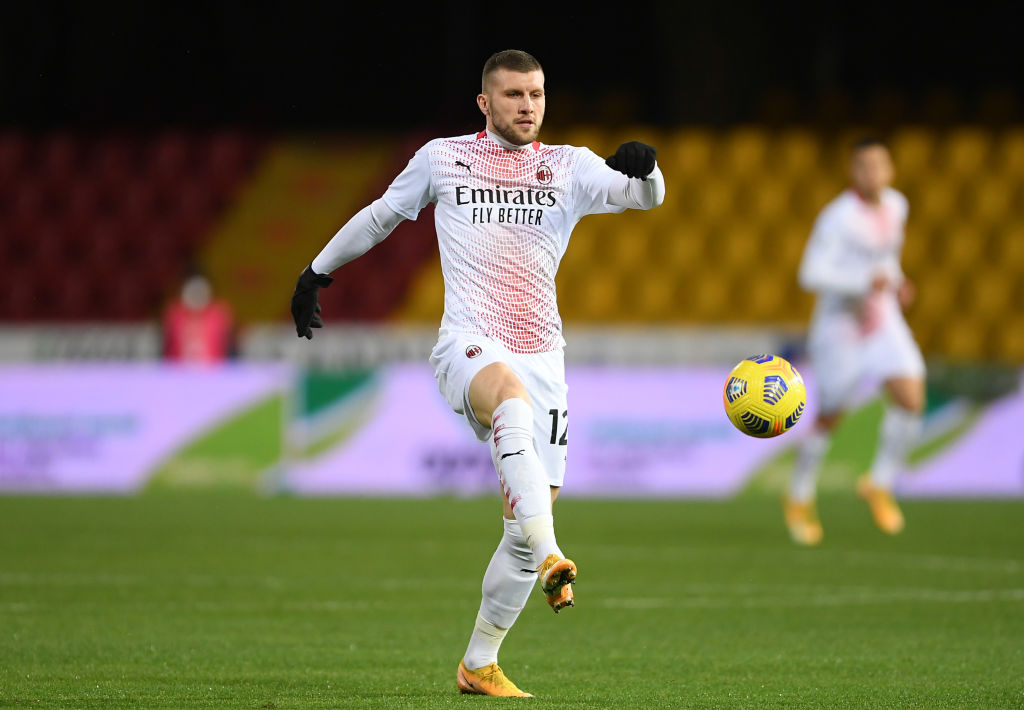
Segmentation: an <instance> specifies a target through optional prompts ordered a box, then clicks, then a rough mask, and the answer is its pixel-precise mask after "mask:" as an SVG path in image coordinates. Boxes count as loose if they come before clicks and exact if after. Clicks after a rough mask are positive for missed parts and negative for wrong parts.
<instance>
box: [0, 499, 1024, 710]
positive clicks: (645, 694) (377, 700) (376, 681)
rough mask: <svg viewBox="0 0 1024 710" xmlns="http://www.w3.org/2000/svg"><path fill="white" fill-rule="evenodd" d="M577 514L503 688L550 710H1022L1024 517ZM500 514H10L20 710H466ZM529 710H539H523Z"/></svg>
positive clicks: (5, 546)
mask: <svg viewBox="0 0 1024 710" xmlns="http://www.w3.org/2000/svg"><path fill="white" fill-rule="evenodd" d="M820 507H821V511H822V515H823V519H824V523H825V526H826V542H825V544H824V545H823V546H822V547H821V548H819V549H814V550H805V549H797V548H795V547H794V546H792V545H791V544H790V543H789V542H788V540H787V539H786V537H785V535H784V532H783V529H782V526H781V521H780V518H781V515H780V511H779V509H778V503H777V499H776V498H775V497H768V496H748V497H744V498H740V499H737V500H734V501H730V502H724V503H709V502H628V503H621V502H610V501H606V502H602V501H581V500H572V499H570V498H568V497H566V498H565V500H563V501H560V502H559V504H558V510H557V513H558V529H559V533H560V536H559V537H560V542H561V544H562V545H563V547H564V548H565V549H566V550H567V551H568V552H569V553H571V555H572V556H573V557H574V559H575V560H576V562H577V563H578V564H579V566H580V577H579V584H578V585H577V603H578V605H579V606H578V607H577V608H575V609H570V610H567V611H566V612H565V613H562V614H559V615H558V616H557V617H556V616H555V615H554V614H552V613H551V611H550V609H549V608H548V607H547V606H546V604H544V602H543V600H542V599H541V596H540V594H539V592H537V593H535V595H534V597H533V598H532V599H531V601H530V603H529V604H528V605H527V608H526V610H525V611H524V612H523V615H522V616H521V617H520V621H519V623H518V624H517V626H516V627H515V629H514V630H513V632H512V633H511V634H510V635H509V637H508V639H507V641H506V643H505V647H504V648H503V650H502V657H501V661H502V665H503V667H504V668H505V669H506V670H507V671H508V673H509V675H510V677H511V678H512V679H513V680H514V681H516V682H517V683H518V684H519V685H520V686H521V687H523V688H524V689H526V690H529V691H531V692H533V693H535V694H536V695H537V696H538V697H537V698H536V699H535V700H532V701H525V702H527V703H528V704H529V705H530V707H536V708H556V707H557V708H563V709H564V708H679V707H685V708H864V707H872V708H929V709H935V708H962V707H984V708H1003V707H1005V708H1019V707H1021V706H1022V705H1024V680H1022V679H1024V643H1022V640H1024V563H1022V561H1021V559H1020V554H1021V550H1024V526H1022V525H1021V521H1022V520H1024V503H1020V502H957V503H952V502H911V503H907V504H906V506H905V510H906V513H907V519H908V528H907V531H906V533H905V534H904V535H903V536H901V537H899V538H895V539H889V538H885V537H883V536H882V535H881V534H880V533H878V532H876V531H875V530H874V529H873V528H872V527H871V525H870V522H869V519H868V515H867V512H866V509H865V508H863V507H862V505H861V504H860V503H859V502H858V501H856V500H854V499H853V498H851V497H849V496H831V497H826V498H825V499H824V500H822V501H821V503H820ZM498 510H499V505H498V502H497V500H490V499H488V500H450V499H432V500H422V501H421V500H416V501H413V500H393V501H379V500H298V499H290V498H277V499H260V498H254V497H245V496H227V495H214V494H206V495H200V494H195V495H182V494H169V493H162V494H151V495H147V496H143V497H141V498H136V499H88V498H82V499H75V498H54V499H38V498H2V499H0V561H2V562H0V659H2V662H0V706H2V707H67V708H122V707H145V708H179V707H180V708H254V709H256V708H282V709H283V708H330V707H360V708H450V707H463V708H464V707H479V706H482V705H488V706H491V705H492V703H494V702H501V701H494V700H491V699H484V698H478V697H468V696H466V697H463V696H460V695H459V694H458V693H457V691H456V689H455V668H456V665H457V663H458V661H459V658H460V656H461V654H462V652H463V650H464V648H465V644H466V640H467V635H468V633H469V631H470V629H471V627H472V623H473V619H474V615H475V612H476V608H477V604H478V601H479V586H480V578H481V575H482V572H483V569H484V567H485V565H486V563H487V560H488V559H489V557H490V554H491V552H492V550H493V548H494V545H495V544H496V542H497V540H498V536H499V535H500V529H501V528H500V522H499V520H498V512H497V511H498ZM519 702H522V701H519Z"/></svg>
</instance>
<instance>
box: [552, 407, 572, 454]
mask: <svg viewBox="0 0 1024 710" xmlns="http://www.w3.org/2000/svg"><path fill="white" fill-rule="evenodd" d="M548 414H550V415H551V443H552V444H558V445H559V446H568V445H569V438H568V437H569V410H568V409H563V410H562V417H561V418H562V420H564V421H565V426H564V427H563V428H562V436H558V428H559V427H558V419H559V417H558V410H557V409H549V410H548Z"/></svg>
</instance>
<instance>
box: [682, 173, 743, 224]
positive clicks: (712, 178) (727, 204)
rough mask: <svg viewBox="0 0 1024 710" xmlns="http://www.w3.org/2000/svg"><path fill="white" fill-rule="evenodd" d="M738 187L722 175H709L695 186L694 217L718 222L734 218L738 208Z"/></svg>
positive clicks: (693, 193) (693, 190) (693, 192)
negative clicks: (733, 215)
mask: <svg viewBox="0 0 1024 710" xmlns="http://www.w3.org/2000/svg"><path fill="white" fill-rule="evenodd" d="M735 188H736V185H735V183H734V182H733V181H732V180H729V179H727V178H725V177H723V176H720V175H708V176H706V177H704V178H703V179H702V180H701V181H700V182H699V183H696V184H694V185H693V189H692V191H691V194H692V195H693V198H694V203H693V213H692V214H693V216H694V217H696V218H698V219H703V220H705V221H709V222H717V221H719V220H722V219H727V218H729V217H731V216H732V214H733V212H734V211H735V208H736V189H735Z"/></svg>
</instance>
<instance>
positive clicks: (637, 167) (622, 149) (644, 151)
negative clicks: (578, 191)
mask: <svg viewBox="0 0 1024 710" xmlns="http://www.w3.org/2000/svg"><path fill="white" fill-rule="evenodd" d="M657 158H658V151H657V150H655V148H654V146H652V145H647V144H646V143H641V142H640V141H629V142H628V143H623V144H622V145H620V146H619V149H618V150H616V151H615V155H612V156H609V157H608V158H607V159H605V161H604V162H605V164H606V165H607V166H608V167H609V168H611V169H612V170H618V171H619V172H620V173H623V174H625V175H626V177H631V178H640V179H641V180H646V179H647V176H648V175H650V174H651V173H652V172H653V171H654V163H655V161H656V160H657Z"/></svg>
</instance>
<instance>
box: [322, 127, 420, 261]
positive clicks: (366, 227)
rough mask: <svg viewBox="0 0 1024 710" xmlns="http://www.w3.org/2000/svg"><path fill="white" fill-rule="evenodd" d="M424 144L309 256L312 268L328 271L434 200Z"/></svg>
mask: <svg viewBox="0 0 1024 710" xmlns="http://www.w3.org/2000/svg"><path fill="white" fill-rule="evenodd" d="M434 199H435V197H434V192H433V188H432V187H431V183H430V163H429V161H428V159H427V149H426V146H424V147H423V148H420V149H419V150H418V151H416V153H415V154H414V155H413V157H412V159H411V160H410V161H409V164H408V165H407V166H406V167H405V169H404V170H403V171H402V172H401V173H399V174H398V177H396V178H395V179H394V181H393V182H392V183H391V185H390V186H389V187H388V189H387V190H386V191H385V192H384V194H383V195H382V196H381V197H380V198H379V199H376V200H374V201H373V202H372V203H370V204H369V205H367V206H366V207H364V208H363V209H361V210H359V212H357V213H356V214H355V216H353V217H352V219H350V220H349V221H348V222H346V223H345V226H343V227H342V228H341V229H339V230H338V231H337V233H336V234H335V235H334V237H333V238H332V239H331V241H329V242H328V243H327V246H325V247H324V248H323V250H322V251H321V252H320V253H319V254H318V255H317V257H316V258H315V259H313V271H315V272H316V273H318V274H329V273H330V272H332V271H334V270H335V269H337V268H338V267H339V266H342V265H343V264H347V263H348V262H350V261H352V260H353V259H355V258H357V257H359V256H362V255H363V254H365V253H366V252H367V251H369V250H370V249H371V248H373V247H374V246H376V245H377V244H380V243H381V242H382V241H384V239H385V238H386V237H387V236H388V235H389V234H391V232H392V231H394V229H395V227H397V226H398V225H399V223H401V221H402V220H404V219H416V215H418V214H419V212H420V210H421V209H423V208H424V207H426V206H427V204H428V203H430V202H431V201H432V200H434Z"/></svg>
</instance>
